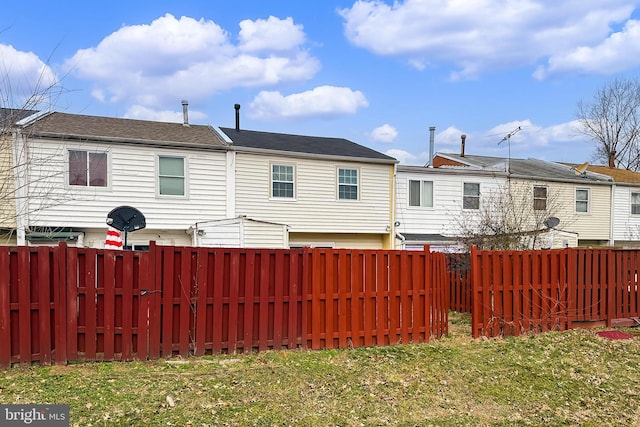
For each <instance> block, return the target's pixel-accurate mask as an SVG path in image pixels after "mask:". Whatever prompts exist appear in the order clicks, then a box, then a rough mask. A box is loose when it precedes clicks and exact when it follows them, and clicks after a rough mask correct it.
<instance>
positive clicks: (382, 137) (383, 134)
mask: <svg viewBox="0 0 640 427" xmlns="http://www.w3.org/2000/svg"><path fill="white" fill-rule="evenodd" d="M370 137H371V139H373V140H374V141H378V142H393V141H395V140H396V138H397V137H398V130H397V129H396V128H395V127H393V126H391V125H390V124H386V123H385V124H384V125H382V126H379V127H377V128H375V129H374V130H372V131H371V134H370Z"/></svg>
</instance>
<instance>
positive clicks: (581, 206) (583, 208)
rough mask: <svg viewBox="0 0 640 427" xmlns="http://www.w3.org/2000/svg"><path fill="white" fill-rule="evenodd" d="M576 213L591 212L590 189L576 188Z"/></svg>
mask: <svg viewBox="0 0 640 427" xmlns="http://www.w3.org/2000/svg"><path fill="white" fill-rule="evenodd" d="M576 212H580V213H583V212H589V189H588V188H576Z"/></svg>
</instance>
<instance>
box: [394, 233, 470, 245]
mask: <svg viewBox="0 0 640 427" xmlns="http://www.w3.org/2000/svg"><path fill="white" fill-rule="evenodd" d="M399 234H400V235H401V236H402V237H404V240H405V242H408V243H456V242H457V240H456V239H455V238H454V237H447V236H443V235H442V234H427V233H399Z"/></svg>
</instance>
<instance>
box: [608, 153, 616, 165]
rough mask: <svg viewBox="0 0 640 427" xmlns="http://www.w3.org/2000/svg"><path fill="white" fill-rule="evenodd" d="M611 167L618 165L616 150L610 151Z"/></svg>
mask: <svg viewBox="0 0 640 427" xmlns="http://www.w3.org/2000/svg"><path fill="white" fill-rule="evenodd" d="M609 167H610V168H612V169H613V168H615V167H616V152H615V151H612V152H610V153H609Z"/></svg>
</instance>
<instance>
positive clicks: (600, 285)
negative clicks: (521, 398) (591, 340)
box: [471, 248, 640, 337]
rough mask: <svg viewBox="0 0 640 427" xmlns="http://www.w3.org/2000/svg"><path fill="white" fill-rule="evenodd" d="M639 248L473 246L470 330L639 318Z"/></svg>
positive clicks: (505, 331) (489, 332)
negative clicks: (504, 248) (493, 248)
mask: <svg viewBox="0 0 640 427" xmlns="http://www.w3.org/2000/svg"><path fill="white" fill-rule="evenodd" d="M638 269H639V252H638V251H636V250H621V249H562V250H547V251H479V250H476V249H474V248H472V250H471V277H472V295H473V297H472V301H473V308H472V333H473V336H474V337H478V336H490V337H492V336H499V335H519V334H521V333H525V332H531V331H548V330H565V329H570V328H574V327H576V326H578V325H580V324H582V323H584V322H603V323H604V324H606V325H609V326H610V325H612V323H613V322H614V321H615V320H616V319H621V318H636V317H640V293H639V292H638Z"/></svg>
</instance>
